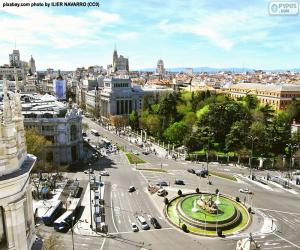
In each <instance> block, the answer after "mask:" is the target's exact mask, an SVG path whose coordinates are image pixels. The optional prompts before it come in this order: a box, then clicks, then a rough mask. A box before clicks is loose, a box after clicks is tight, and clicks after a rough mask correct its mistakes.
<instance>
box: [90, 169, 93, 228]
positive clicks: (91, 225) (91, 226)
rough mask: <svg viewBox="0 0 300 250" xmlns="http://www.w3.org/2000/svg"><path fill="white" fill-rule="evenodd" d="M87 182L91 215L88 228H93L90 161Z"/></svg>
mask: <svg viewBox="0 0 300 250" xmlns="http://www.w3.org/2000/svg"><path fill="white" fill-rule="evenodd" d="M89 184H90V215H91V223H90V228H91V229H93V224H92V220H93V215H92V189H91V163H89Z"/></svg>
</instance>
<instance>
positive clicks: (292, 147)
mask: <svg viewBox="0 0 300 250" xmlns="http://www.w3.org/2000/svg"><path fill="white" fill-rule="evenodd" d="M286 145H287V146H288V148H289V153H290V164H289V169H288V178H289V179H290V178H291V173H290V170H291V168H292V167H293V166H292V165H293V154H294V149H296V148H298V145H296V144H294V145H293V144H291V143H289V144H286ZM288 184H289V182H288Z"/></svg>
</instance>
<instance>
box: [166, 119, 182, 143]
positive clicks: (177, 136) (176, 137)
mask: <svg viewBox="0 0 300 250" xmlns="http://www.w3.org/2000/svg"><path fill="white" fill-rule="evenodd" d="M187 130H188V126H187V125H186V124H185V123H184V122H175V123H174V124H172V125H171V126H170V127H168V128H167V129H166V130H165V132H164V137H165V138H166V139H167V140H168V141H170V142H172V143H175V144H180V143H181V142H182V141H183V139H184V137H185V136H186V133H187Z"/></svg>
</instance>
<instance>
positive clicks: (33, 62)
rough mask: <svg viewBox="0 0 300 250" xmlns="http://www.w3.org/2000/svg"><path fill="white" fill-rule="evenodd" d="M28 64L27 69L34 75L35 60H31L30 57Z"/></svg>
mask: <svg viewBox="0 0 300 250" xmlns="http://www.w3.org/2000/svg"><path fill="white" fill-rule="evenodd" d="M28 64H29V69H30V70H31V73H32V74H35V72H36V67H35V60H34V59H33V57H32V56H31V57H30V60H29V63H28Z"/></svg>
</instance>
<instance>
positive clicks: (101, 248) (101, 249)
mask: <svg viewBox="0 0 300 250" xmlns="http://www.w3.org/2000/svg"><path fill="white" fill-rule="evenodd" d="M105 240H106V238H104V240H103V242H102V245H101V247H100V250H103V247H104V244H105Z"/></svg>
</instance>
